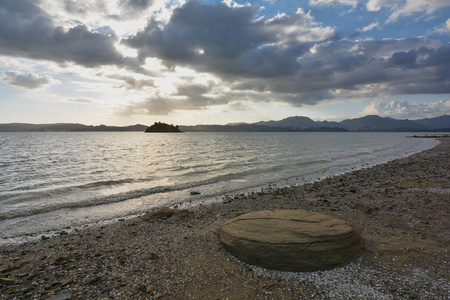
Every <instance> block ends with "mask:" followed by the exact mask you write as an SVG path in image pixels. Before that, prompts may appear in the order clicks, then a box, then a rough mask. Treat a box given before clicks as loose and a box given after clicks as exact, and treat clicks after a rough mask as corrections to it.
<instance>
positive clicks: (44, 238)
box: [41, 235, 49, 240]
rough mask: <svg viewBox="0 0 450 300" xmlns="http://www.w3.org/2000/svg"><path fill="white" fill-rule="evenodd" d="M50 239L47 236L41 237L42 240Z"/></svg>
mask: <svg viewBox="0 0 450 300" xmlns="http://www.w3.org/2000/svg"><path fill="white" fill-rule="evenodd" d="M48 239H49V237H48V236H46V235H42V236H41V240H48Z"/></svg>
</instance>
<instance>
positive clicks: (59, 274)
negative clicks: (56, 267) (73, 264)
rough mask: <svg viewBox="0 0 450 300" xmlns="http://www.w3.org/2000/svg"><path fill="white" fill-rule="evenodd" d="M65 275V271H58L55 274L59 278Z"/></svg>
mask: <svg viewBox="0 0 450 300" xmlns="http://www.w3.org/2000/svg"><path fill="white" fill-rule="evenodd" d="M66 274H67V271H66V270H60V271H58V272H56V275H58V276H61V277H62V276H64V275H66Z"/></svg>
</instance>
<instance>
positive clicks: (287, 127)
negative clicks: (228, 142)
mask: <svg viewBox="0 0 450 300" xmlns="http://www.w3.org/2000/svg"><path fill="white" fill-rule="evenodd" d="M19 131H26V132H34V131H140V132H144V131H145V132H189V131H199V132H249V131H256V132H373V131H375V132H450V115H443V116H440V117H435V118H428V119H419V120H408V119H405V120H398V119H393V118H386V117H380V116H376V115H369V116H364V117H361V118H355V119H347V120H343V121H340V122H335V121H314V120H312V119H310V118H308V117H301V116H296V117H289V118H285V119H283V120H279V121H261V122H257V123H234V124H226V125H192V126H183V125H180V126H178V125H177V126H174V125H169V124H166V123H161V122H155V124H153V125H152V126H150V127H148V126H147V125H141V124H137V125H132V126H124V127H121V126H106V125H98V126H92V125H83V124H78V123H56V124H26V123H8V124H0V132H19Z"/></svg>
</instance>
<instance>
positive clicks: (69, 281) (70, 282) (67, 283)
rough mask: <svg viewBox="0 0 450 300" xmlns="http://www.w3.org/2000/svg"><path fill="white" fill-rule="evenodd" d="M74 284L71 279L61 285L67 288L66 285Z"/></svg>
mask: <svg viewBox="0 0 450 300" xmlns="http://www.w3.org/2000/svg"><path fill="white" fill-rule="evenodd" d="M72 283H73V278H69V279H66V280H64V281H63V282H62V283H61V286H66V285H69V284H72Z"/></svg>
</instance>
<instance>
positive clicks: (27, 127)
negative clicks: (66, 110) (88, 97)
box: [0, 123, 147, 132]
mask: <svg viewBox="0 0 450 300" xmlns="http://www.w3.org/2000/svg"><path fill="white" fill-rule="evenodd" d="M146 128H147V126H145V125H141V124H137V125H132V126H124V127H120V126H106V125H99V126H92V125H83V124H78V123H56V124H27V123H9V124H0V131H3V132H5V131H6V132H20V131H27V132H33V131H142V132H143V131H145V129H146Z"/></svg>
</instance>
